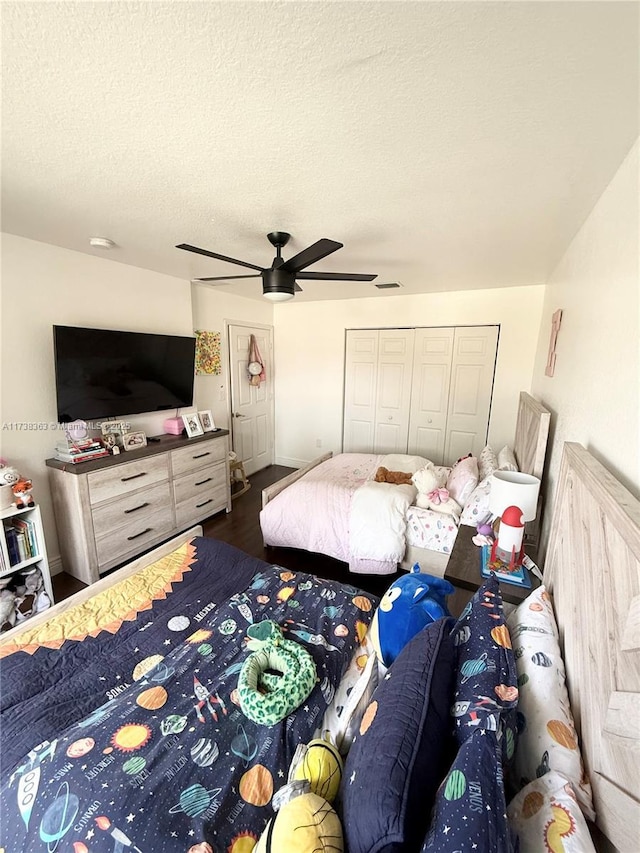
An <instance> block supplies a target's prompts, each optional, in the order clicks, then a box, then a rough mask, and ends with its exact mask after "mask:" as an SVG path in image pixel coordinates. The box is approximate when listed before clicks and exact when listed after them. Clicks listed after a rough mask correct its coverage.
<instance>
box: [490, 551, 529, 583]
mask: <svg viewBox="0 0 640 853" xmlns="http://www.w3.org/2000/svg"><path fill="white" fill-rule="evenodd" d="M480 574H481V575H482V577H483V578H488V577H491V575H492V574H493V575H495V576H496V578H497V579H498V580H499V581H500V582H501V583H512V584H514V585H515V586H523V587H526V588H527V589H529V588H530V587H531V578H530V577H529V572H528V571H527V570H526V568H525V567H524V566H522V565H520V566H516V567H515V568H514V569H510V568H509V564H508V563H505V562H504V561H503V560H501V559H500V558H499V557H495V558H494V559H493V560H492V559H491V545H483V546H482V548H481V549H480Z"/></svg>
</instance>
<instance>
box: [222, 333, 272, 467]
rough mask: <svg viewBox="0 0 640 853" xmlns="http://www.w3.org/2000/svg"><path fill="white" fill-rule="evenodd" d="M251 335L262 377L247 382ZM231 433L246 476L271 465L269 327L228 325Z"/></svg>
mask: <svg viewBox="0 0 640 853" xmlns="http://www.w3.org/2000/svg"><path fill="white" fill-rule="evenodd" d="M252 334H253V335H255V337H256V342H257V344H258V349H259V351H260V356H261V358H262V362H263V364H264V366H265V376H266V380H265V381H264V382H261V383H260V385H250V384H249V373H248V371H247V365H248V363H249V345H250V340H251V335H252ZM228 340H229V375H230V377H231V435H232V446H233V450H234V452H235V453H236V454H237V455H238V459H241V460H242V461H243V462H244V470H245V472H246V474H247V475H249V474H253V473H255V472H256V471H260V470H261V469H262V468H266V467H267V465H272V464H273V432H274V426H273V425H274V416H273V358H272V355H273V329H272V328H268V329H265V328H257V327H252V326H239V325H231V324H230V325H229V327H228Z"/></svg>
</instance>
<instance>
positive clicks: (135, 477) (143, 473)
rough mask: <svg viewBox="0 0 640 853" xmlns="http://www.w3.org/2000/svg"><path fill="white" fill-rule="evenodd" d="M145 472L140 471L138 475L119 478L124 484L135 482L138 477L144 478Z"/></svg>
mask: <svg viewBox="0 0 640 853" xmlns="http://www.w3.org/2000/svg"><path fill="white" fill-rule="evenodd" d="M146 476H147V472H146V471H141V472H140V473H139V474H132V475H131V476H130V477H120V482H121V483H126V482H127V481H128V480H137V479H138V477H146Z"/></svg>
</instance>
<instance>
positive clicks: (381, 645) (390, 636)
mask: <svg viewBox="0 0 640 853" xmlns="http://www.w3.org/2000/svg"><path fill="white" fill-rule="evenodd" d="M452 592H454V588H453V586H452V585H451V584H450V583H449V581H446V580H444V579H443V578H436V577H434V576H433V575H428V574H424V573H422V572H421V571H420V565H419V563H416V564H415V565H414V567H413V568H412V569H411V571H410V572H409V573H408V574H406V575H404V577H401V578H398V580H397V581H394V582H393V583H392V584H391V586H390V587H389V589H388V590H387V591H386V592H385V594H384V595H383V596H382V598H381V599H380V604H379V605H378V609H377V610H376V612H375V615H374V617H373V621H372V623H371V640H372V642H373V645H374V647H375V650H376V654H377V655H378V658H379V659H380V660H381V661H382V663H384V665H385V666H391V664H392V663H393V661H394V660H395V659H396V658H397V657H398V655H399V654H400V652H401V650H402V649H403V648H404V646H406V644H407V643H408V642H409V640H411V639H412V638H413V637H415V635H416V634H417V633H418V632H419V631H421V630H422V629H423V628H425V627H426V626H427V625H430V624H431V623H432V622H435V621H437V620H438V619H441V618H442V617H443V616H450V615H451V614H450V613H449V611H448V610H447V603H446V597H447V596H448V595H451V593H452Z"/></svg>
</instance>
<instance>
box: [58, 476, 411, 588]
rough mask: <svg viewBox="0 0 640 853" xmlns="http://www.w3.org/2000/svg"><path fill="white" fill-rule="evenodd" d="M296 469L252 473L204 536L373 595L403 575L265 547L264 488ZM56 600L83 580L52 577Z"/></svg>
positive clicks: (206, 524)
mask: <svg viewBox="0 0 640 853" xmlns="http://www.w3.org/2000/svg"><path fill="white" fill-rule="evenodd" d="M293 470H294V469H293V468H286V467H284V466H282V465H270V466H269V467H268V468H264V469H263V470H262V471H258V472H256V473H255V474H253V475H252V476H251V477H250V478H249V480H250V482H251V488H250V489H249V491H247V492H245V493H244V494H243V495H240V496H239V497H237V498H236V499H235V500H234V501H233V510H232V512H230V513H226V512H221V513H219V514H218V515H215V516H213V517H212V518H210V519H208V520H207V521H205V522H203V525H202V527H203V530H204V535H205V536H208V537H210V538H212V539H221V540H222V541H223V542H228V543H229V544H230V545H235V546H236V548H240V549H242V550H243V551H246V553H247V554H251V555H252V556H254V557H260V559H262V560H266V561H267V562H268V563H275V564H276V565H278V566H283V567H284V568H286V569H291V571H302V572H309V573H310V574H312V575H317V576H318V577H321V578H327V579H329V580H338V581H343V582H344V583H350V584H352V585H353V586H357V587H360V588H361V589H364V590H366V591H367V592H370V593H373V594H374V595H382V594H383V593H384V592H385V590H386V589H387V587H388V586H389V584H390V583H391V582H392V581H394V580H395V579H396V578H398V577H400V576H401V574H404V573H401V572H398V573H396V574H394V575H381V576H379V575H359V574H358V575H356V574H352V573H351V572H349V569H348V566H347V564H346V563H342V562H340V561H339V560H334V559H332V558H331V557H325V556H323V555H322V554H310V553H308V552H307V551H297V550H294V549H292V548H265V547H264V545H263V543H262V532H261V530H260V520H259V513H260V509H261V506H262V489H263V488H264V487H265V486H269V485H271V483H274V482H275V481H276V480H279V479H281V478H282V477H285V476H286V475H287V474H290V473H291V472H292V471H293ZM52 581H53V592H54V597H55V600H56V601H61V600H62V599H63V598H68V596H70V595H72V594H73V593H74V592H77V591H78V590H79V589H82V588H83V587H84V584H83V583H82V582H81V581H78V580H76V578H74V577H71V575H68V574H66V573H65V572H62V573H61V574H58V575H55V576H54V577H53V578H52Z"/></svg>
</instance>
